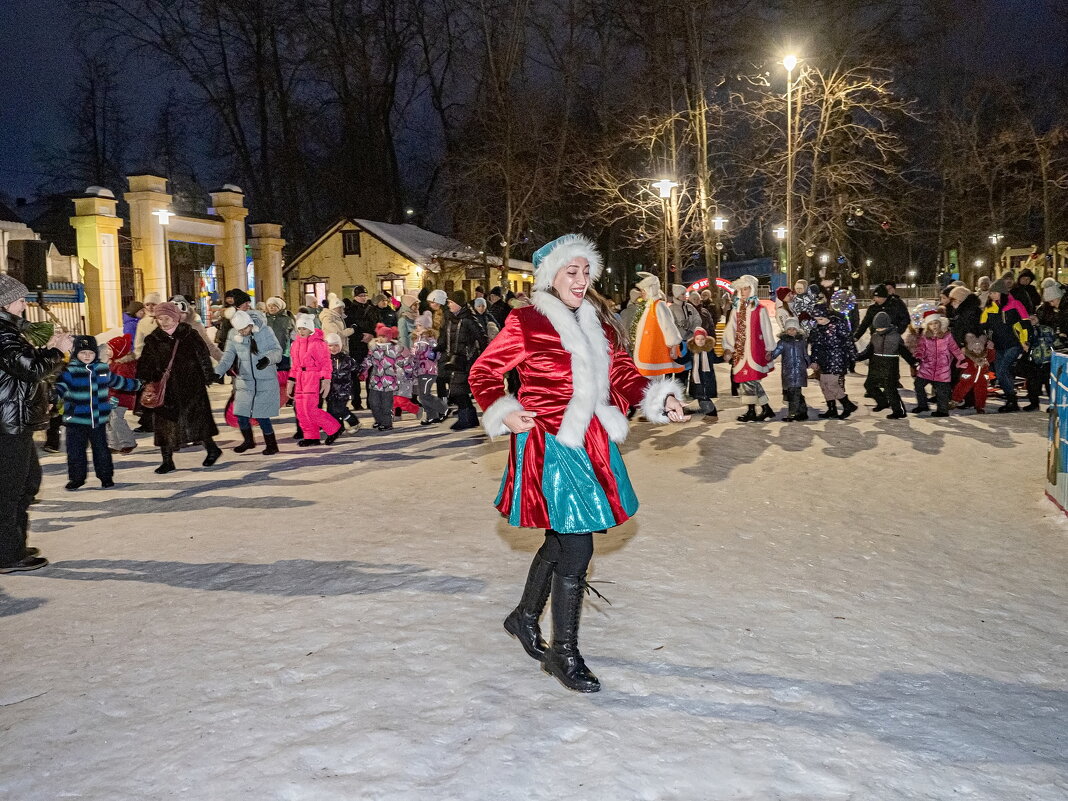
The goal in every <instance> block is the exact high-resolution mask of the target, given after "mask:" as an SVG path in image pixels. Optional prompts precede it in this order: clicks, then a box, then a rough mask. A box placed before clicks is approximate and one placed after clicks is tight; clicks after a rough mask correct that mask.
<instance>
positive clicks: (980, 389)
mask: <svg viewBox="0 0 1068 801" xmlns="http://www.w3.org/2000/svg"><path fill="white" fill-rule="evenodd" d="M993 363H994V346H993V345H992V344H991V343H990V341H989V340H988V339H987V336H986V334H979V335H978V336H977V335H975V334H965V335H964V364H963V365H962V366H961V374H960V378H959V379H957V385H956V386H955V387H954V388H953V401H952V403H950V404H949V405H950V408H953V409H955V408H957V407H958V406H960V405H961V404H962V403H964V399H965V398H966V397H968V393H969V392H971V393H972V397H973V398H974V399H975V413H976V414H986V396H987V394H988V393H989V391H990V383H989V381H988V380H987V377H986V372H987V370H989V369H990V365H991V364H993Z"/></svg>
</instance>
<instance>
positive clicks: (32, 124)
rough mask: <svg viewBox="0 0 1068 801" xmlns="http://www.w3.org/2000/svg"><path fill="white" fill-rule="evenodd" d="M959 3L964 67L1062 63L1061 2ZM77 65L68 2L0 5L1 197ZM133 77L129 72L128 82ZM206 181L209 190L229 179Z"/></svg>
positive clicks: (144, 98)
mask: <svg viewBox="0 0 1068 801" xmlns="http://www.w3.org/2000/svg"><path fill="white" fill-rule="evenodd" d="M959 1H960V2H961V3H962V4H965V5H966V6H967V7H975V8H977V9H982V10H981V11H979V12H977V14H976V17H977V19H976V22H977V24H976V25H974V26H967V28H966V29H964V30H961V31H960V32H959V33H958V34H957V35H958V36H959V41H954V42H948V43H947V45H946V46H947V48H949V51H948V52H950V53H959V54H960V57H961V59H962V60H963V61H966V62H967V61H972V63H973V64H974V65H975V66H978V67H980V68H982V69H986V70H989V71H991V72H1002V71H1013V67H1016V68H1022V71H1026V70H1028V69H1031V70H1036V69H1041V68H1043V67H1044V66H1046V65H1049V64H1055V63H1063V62H1062V61H1061V60H1060V56H1059V53H1058V50H1057V48H1058V47H1060V46H1061V45H1060V44H1059V43H1058V42H1057V31H1058V29H1059V27H1058V26H1057V25H1055V24H1053V23H1052V19H1053V15H1052V13H1051V11H1050V8H1051V7H1052V5H1053V4H1055V3H1057V2H1059V0H959ZM76 62H77V42H76V41H75V40H74V32H73V29H72V20H71V14H70V12H69V9H68V8H67V6H66V3H65V2H63V1H62V0H0V87H3V97H2V101H0V196H2V195H7V196H9V197H15V196H29V197H32V196H33V195H34V194H35V191H36V188H37V186H38V185H39V184H40V183H41V181H42V180H43V176H42V175H40V174H39V173H38V172H37V170H38V165H37V164H36V163H35V154H36V153H37V152H38V151H39V150H40V148H41V146H46V145H51V146H58V145H61V144H62V143H63V141H64V139H65V137H66V136H67V129H66V125H65V121H64V110H63V107H64V104H65V103H67V102H68V101H69V98H70V97H71V94H72V91H73V78H72V70H73V68H74V65H75V64H76ZM131 72H133V70H132V69H130V70H127V71H126V73H125V74H126V76H129V75H130V74H131ZM137 72H138V73H139V77H138V80H139V81H141V83H139V84H138V83H134V82H133V81H132V80H129V79H128V78H127V81H126V84H125V85H124V86H123V88H124V89H125V90H126V91H127V92H128V93H129V96H130V97H131V98H132V99H134V100H136V101H137V102H138V103H139V104H141V105H142V106H144V107H147V108H148V109H151V108H152V107H153V106H152V103H153V101H152V98H157V97H160V96H161V95H162V94H164V92H163V91H161V87H163V86H165V85H166V84H167V79H166V78H165V77H163V76H153V75H152V74H151V70H137ZM145 75H148V77H147V78H145V77H144V76H145ZM131 116H133V115H131ZM150 116H151V115H147V117H148V118H150ZM203 177H204V178H206V179H207V180H208V181H209V182H211V181H215V182H221V181H224V180H226V179H227V177H226V176H213V175H206V176H203Z"/></svg>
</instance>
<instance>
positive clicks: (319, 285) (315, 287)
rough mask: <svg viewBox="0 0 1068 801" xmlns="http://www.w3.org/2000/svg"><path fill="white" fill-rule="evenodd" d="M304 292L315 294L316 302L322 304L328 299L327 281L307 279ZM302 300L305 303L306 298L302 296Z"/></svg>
mask: <svg viewBox="0 0 1068 801" xmlns="http://www.w3.org/2000/svg"><path fill="white" fill-rule="evenodd" d="M304 294H305V295H314V296H315V301H316V303H318V304H319V305H320V306H322V305H323V301H324V300H326V281H306V282H305V283H304ZM300 301H301V303H303V302H304V298H301V299H300Z"/></svg>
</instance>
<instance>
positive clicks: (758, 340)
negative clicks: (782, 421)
mask: <svg viewBox="0 0 1068 801" xmlns="http://www.w3.org/2000/svg"><path fill="white" fill-rule="evenodd" d="M733 286H734V303H733V308H732V310H731V317H730V319H729V320H728V321H727V325H726V327H725V328H724V329H723V358H724V359H725V360H726V361H728V362H730V365H731V377H732V378H733V379H734V381H735V382H736V383H737V384H738V387H739V389H740V390H741V392H742V395H744V396H745V397H746V398H747V399H748V400H749V409H748V410H747V411H746V413H745V414H743V415H742V416H741V417H739V418H738V420H739V421H740V422H742V423H750V422H756V423H762V422H763V421H765V420H771V419H772V418H774V417H775V412H774V411H773V410H772V408H771V402H770V401H769V400H768V395H767V393H766V392H764V387H763V386H762V385H761V383H760V382H761V380H762V379H763V378H764V377H765V376H766V375H767V374H768V373H769V372H771V359H769V358H768V354H769V353H771V351H772V350H774V348H775V335H774V333H773V332H772V328H771V318H770V317H769V316H768V311H767V309H765V308H764V306H763V305H762V304H761V302H760V299H759V298H758V297H757V279H756V278H754V277H753V276H751V275H743V276H742V277H741V278H739V279H738V280H737V281H735V282H734V284H733ZM757 406H760V407H761V409H760V413H759V414H758V413H757V410H756V407H757Z"/></svg>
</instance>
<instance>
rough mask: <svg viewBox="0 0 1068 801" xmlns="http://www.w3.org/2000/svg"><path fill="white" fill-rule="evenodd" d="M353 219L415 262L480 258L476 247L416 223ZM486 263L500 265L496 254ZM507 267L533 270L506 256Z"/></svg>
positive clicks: (530, 265)
mask: <svg viewBox="0 0 1068 801" xmlns="http://www.w3.org/2000/svg"><path fill="white" fill-rule="evenodd" d="M353 222H355V223H356V224H357V225H359V226H360V227H361V228H363V229H364V230H366V231H367V232H368V233H370V234H372V235H373V236H376V237H378V238H379V239H381V240H382V241H383V242H385V243H386V244H387V245H389V246H390V247H392V248H394V249H395V250H396V251H397V252H398V253H402V254H404V255H405V256H406V257H407V258H409V259H411V260H412V261H413V262H415V263H416V264H426V263H427V262H429V261H431V260H432V259H434V258H435V257H438V256H442V257H445V258H450V259H463V260H470V261H481V259H482V257H481V256H480V255H479V253H478V250H477V249H475V248H473V247H471V246H469V245H465V244H464V243H463V242H461V241H460V240H458V239H453V238H452V237H448V236H444V235H442V234H436V233H434V232H433V231H427V230H426V229H425V228H420V227H419V226H418V225H411V224H410V223H401V224H396V223H384V222H376V221H375V220H353ZM486 262H487V263H488V264H496V265H499V264H500V263H501V259H500V257H499V256H487V257H486ZM508 266H509V267H510V268H511V269H513V270H525V271H527V272H532V271H533V270H534V265H532V264H531V263H530V262H529V261H523V260H521V259H509V260H508Z"/></svg>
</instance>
